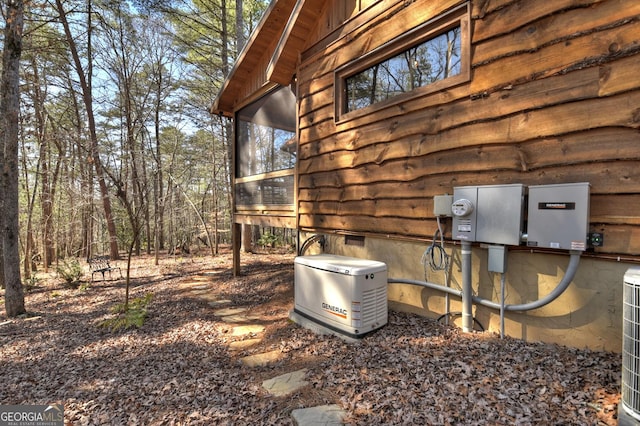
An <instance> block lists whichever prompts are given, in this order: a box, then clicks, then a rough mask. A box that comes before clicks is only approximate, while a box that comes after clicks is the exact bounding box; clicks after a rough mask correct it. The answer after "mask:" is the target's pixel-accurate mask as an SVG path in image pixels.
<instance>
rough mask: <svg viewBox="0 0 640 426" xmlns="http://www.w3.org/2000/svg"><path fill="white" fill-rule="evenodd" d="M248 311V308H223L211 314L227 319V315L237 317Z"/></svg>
mask: <svg viewBox="0 0 640 426" xmlns="http://www.w3.org/2000/svg"><path fill="white" fill-rule="evenodd" d="M248 310H249V309H248V308H223V309H218V310H216V311H214V312H213V314H214V315H215V316H217V317H228V316H229V315H238V314H241V313H243V312H247V311H248Z"/></svg>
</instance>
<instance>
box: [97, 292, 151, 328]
mask: <svg viewBox="0 0 640 426" xmlns="http://www.w3.org/2000/svg"><path fill="white" fill-rule="evenodd" d="M152 298H153V294H152V293H148V294H147V295H146V296H144V297H138V298H135V299H132V300H131V301H130V302H129V304H128V306H126V305H125V304H124V303H119V304H117V305H116V306H114V307H113V308H112V309H111V312H112V313H114V314H116V316H115V317H113V318H109V319H106V320H104V321H102V322H101V323H100V327H102V328H108V329H109V330H111V331H119V330H128V329H130V328H140V327H142V325H143V324H144V320H145V319H146V318H147V305H148V304H149V302H151V299H152Z"/></svg>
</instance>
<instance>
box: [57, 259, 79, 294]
mask: <svg viewBox="0 0 640 426" xmlns="http://www.w3.org/2000/svg"><path fill="white" fill-rule="evenodd" d="M56 272H57V273H58V275H59V276H61V277H62V278H63V279H64V281H65V282H66V283H67V286H68V287H71V288H78V285H79V283H80V278H81V277H82V273H83V272H82V266H80V262H78V259H75V258H73V259H71V260H67V259H63V260H62V262H61V263H60V264H59V265H58V267H57V268H56Z"/></svg>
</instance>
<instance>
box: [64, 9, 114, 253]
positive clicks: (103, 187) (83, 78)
mask: <svg viewBox="0 0 640 426" xmlns="http://www.w3.org/2000/svg"><path fill="white" fill-rule="evenodd" d="M88 5H89V6H90V5H91V1H89V2H88ZM56 7H57V9H58V13H59V15H60V22H61V23H62V26H63V28H64V33H65V36H66V38H67V43H68V45H69V50H70V51H71V57H72V58H73V63H74V66H75V69H76V72H77V74H78V79H79V81H80V87H81V88H82V99H83V101H84V105H85V108H86V110H87V122H88V127H89V136H90V140H91V146H90V153H91V156H90V158H89V162H91V163H92V164H93V166H94V168H95V171H96V178H97V179H98V186H99V188H100V195H101V196H102V208H103V210H104V216H105V220H106V222H107V231H108V232H109V251H110V256H111V258H112V259H118V258H119V257H120V255H119V253H118V240H117V236H116V225H115V222H114V220H113V213H112V211H111V198H110V197H109V190H108V188H107V183H106V181H105V176H104V175H105V173H104V169H103V167H102V161H101V160H100V154H99V151H98V136H97V133H96V122H95V117H94V115H93V95H92V93H91V73H92V71H91V69H92V66H91V51H90V47H91V41H90V39H89V41H88V43H87V44H88V47H89V54H88V56H89V58H88V60H89V70H88V71H87V75H85V72H84V69H83V67H82V63H81V62H80V55H79V54H78V49H77V47H76V42H75V39H74V37H73V34H72V33H71V28H70V26H69V22H68V21H67V15H66V11H65V10H64V7H63V5H62V0H56ZM87 19H88V20H89V24H88V26H87V28H88V37H91V22H90V20H91V10H89V12H88V13H87ZM87 76H88V77H87Z"/></svg>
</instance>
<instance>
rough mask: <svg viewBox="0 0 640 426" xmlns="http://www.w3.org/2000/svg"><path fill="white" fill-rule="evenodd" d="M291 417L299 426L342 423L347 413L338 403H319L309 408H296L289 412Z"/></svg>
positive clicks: (326, 425) (323, 425)
mask: <svg viewBox="0 0 640 426" xmlns="http://www.w3.org/2000/svg"><path fill="white" fill-rule="evenodd" d="M291 417H293V421H294V423H295V424H296V425H299V426H329V425H342V424H344V423H343V421H344V419H345V418H346V417H347V413H346V412H345V411H344V410H343V409H342V408H340V406H339V405H336V404H331V405H320V406H318V407H311V408H298V409H296V410H293V411H292V412H291Z"/></svg>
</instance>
